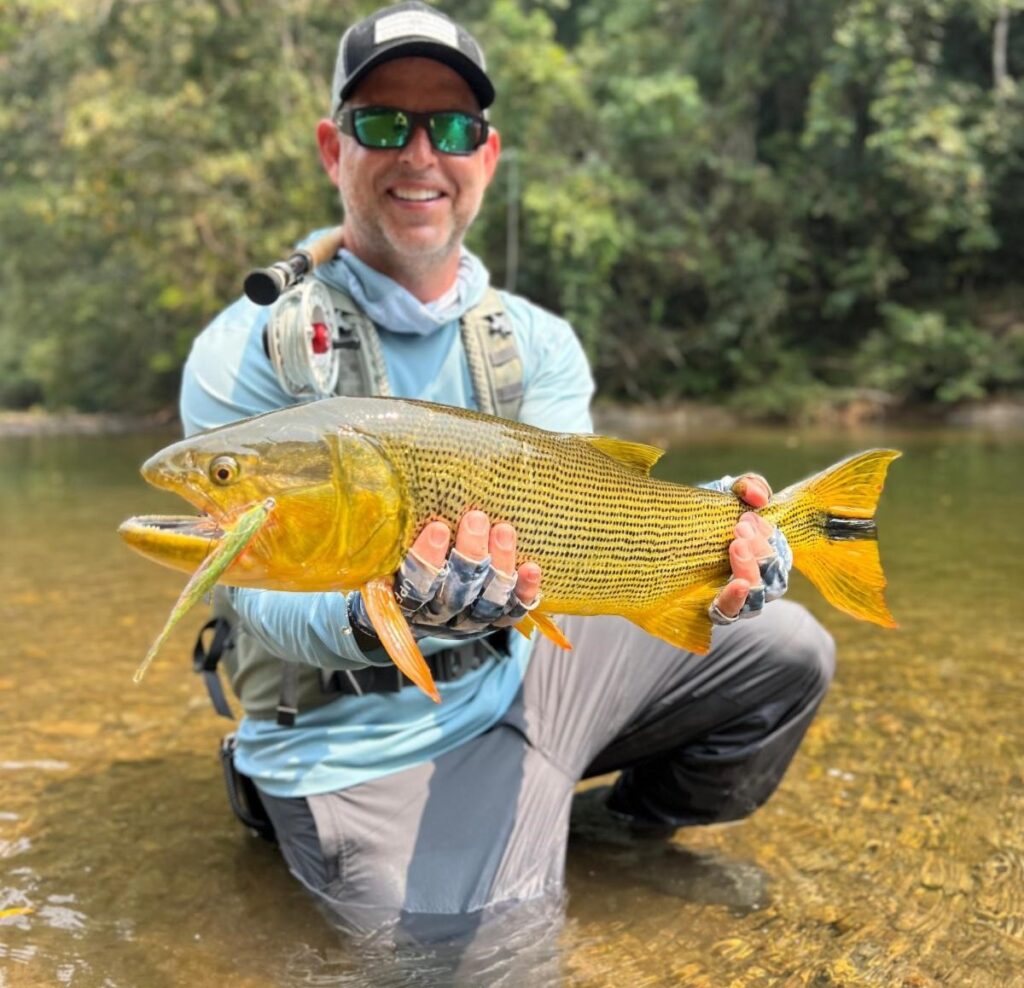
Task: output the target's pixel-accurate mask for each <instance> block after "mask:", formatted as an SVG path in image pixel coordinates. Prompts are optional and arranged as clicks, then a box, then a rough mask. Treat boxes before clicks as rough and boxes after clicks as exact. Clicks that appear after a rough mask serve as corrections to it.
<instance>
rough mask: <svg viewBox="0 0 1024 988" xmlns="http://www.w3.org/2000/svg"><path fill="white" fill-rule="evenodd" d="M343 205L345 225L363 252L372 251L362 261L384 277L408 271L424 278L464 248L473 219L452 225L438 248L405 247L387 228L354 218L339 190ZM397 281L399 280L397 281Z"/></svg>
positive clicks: (342, 211) (371, 221) (342, 212)
mask: <svg viewBox="0 0 1024 988" xmlns="http://www.w3.org/2000/svg"><path fill="white" fill-rule="evenodd" d="M339 200H340V202H341V214H342V217H343V222H344V223H345V224H346V225H347V226H348V227H349V228H350V229H352V230H353V231H354V232H355V233H356V234H357V236H358V238H359V246H360V247H361V248H362V250H361V251H360V253H362V252H369V254H370V255H371V256H370V257H363V258H360V259H361V260H363V261H365V262H366V263H367V264H369V265H370V267H373V268H376V269H377V270H379V271H381V272H382V273H384V274H387V275H389V276H392V277H393V276H394V275H395V274H401V273H404V272H407V273H409V274H412V275H423V274H427V273H429V272H430V271H431V270H432V269H434V268H436V267H438V266H439V265H441V264H443V263H445V262H446V261H448V260H449V259H450V258H451V257H452V255H453V254H455V255H457V254H458V253H459V252H460V250H461V248H462V241H463V238H464V236H465V233H466V230H468V229H469V226H470V223H472V221H473V219H474V217H470V219H469V221H468V222H466V223H464V224H460V223H458V222H455V218H454V217H453V222H452V224H451V229H450V231H449V235H448V237H447V238H445V241H444V242H443V243H441V244H439V245H437V246H435V247H416V246H406V245H405V244H402V243H401V242H398V241H397V239H392V238H391V237H389V236H388V233H387V231H386V229H385V228H384V226H383V225H382V224H380V223H377V222H374V221H373V220H372V219H371V220H370V221H369V222H366V221H363V220H362V219H354V218H353V214H352V211H351V210H350V209H348V208H347V207H346V205H345V196H344V193H342V192H341V190H339ZM396 280H397V279H396Z"/></svg>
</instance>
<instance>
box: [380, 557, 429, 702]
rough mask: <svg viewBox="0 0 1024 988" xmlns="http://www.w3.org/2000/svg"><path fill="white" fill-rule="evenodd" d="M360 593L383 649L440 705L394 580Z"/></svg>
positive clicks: (381, 582)
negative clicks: (397, 594)
mask: <svg viewBox="0 0 1024 988" xmlns="http://www.w3.org/2000/svg"><path fill="white" fill-rule="evenodd" d="M360 592H361V593H362V595H363V603H364V604H366V613H367V614H368V615H369V616H370V621H371V622H372V624H373V629H374V631H376V632H377V637H378V638H379V639H380V643H381V645H383V646H384V651H386V652H387V653H388V655H389V656H390V657H391V661H392V662H394V664H395V665H396V666H398V668H399V669H400V670H401V671H402V672H403V673H405V675H406V676H408V677H409V678H410V679H411V680H412V681H413V682H414V683H415V684H416V685H417V686H418V687H419V688H420V689H421V690H423V692H424V693H426V694H427V696H429V697H430V699H431V700H433V701H434V703H440V702H441V694H440V693H438V692H437V686H436V685H435V684H434V677H433V676H432V675H431V673H430V666H428V665H427V660H426V659H424V658H423V653H422V652H421V651H420V647H419V645H417V644H416V639H415V638H413V636H412V632H411V631H410V630H409V624H408V622H407V621H406V620H405V615H404V614H403V613H402V609H401V608H400V607H399V606H398V601H397V600H396V599H395V592H394V590H393V589H392V587H391V580H390V579H389V578H385V577H377V578H376V579H373V580H370V581H369V582H368V583H366V584H365V585H364V586H363V587H362V588H361V590H360Z"/></svg>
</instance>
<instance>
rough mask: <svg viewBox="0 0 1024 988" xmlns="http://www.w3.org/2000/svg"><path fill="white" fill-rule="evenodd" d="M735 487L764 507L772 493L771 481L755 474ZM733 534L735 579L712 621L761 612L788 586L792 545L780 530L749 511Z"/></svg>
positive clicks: (717, 601) (717, 603)
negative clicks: (769, 601)
mask: <svg viewBox="0 0 1024 988" xmlns="http://www.w3.org/2000/svg"><path fill="white" fill-rule="evenodd" d="M731 490H732V492H733V493H734V494H735V495H736V496H737V497H738V498H740V500H742V501H744V502H745V503H747V504H749V505H750V506H751V507H752V508H763V507H764V506H765V505H766V504H767V503H768V502H769V501H770V500H771V496H772V490H771V487H769V486H768V481H767V480H765V479H764V477H762V476H760V475H758V474H754V473H748V474H744V475H743V476H742V477H739V478H737V479H736V480H735V481H734V482H733V484H732V486H731ZM733 534H734V535H735V538H734V539H733V541H732V542H731V543H730V545H729V563H730V565H731V566H732V579H731V580H730V581H729V583H728V584H727V585H726V586H725V587H724V588H723V589H722V591H721V593H719V595H718V596H717V597H716V598H715V601H714V603H713V604H712V605H711V610H710V614H711V620H712V621H714V622H715V623H717V624H731V623H732V622H733V621H735V620H736V619H737V618H738V617H740V616H741V613H742V614H743V616H748V615H751V616H752V615H755V614H758V613H759V612H760V611H761V608H762V607H764V604H765V602H766V601H767V600H774V599H775V598H777V597H781V596H782V595H783V594H784V593H785V592H786V587H787V585H788V573H789V563H790V553H789V547H788V546H787V545H786V543H785V537H784V536H783V535H782V533H781V532H779V531H778V529H776V528H775V527H774V526H772V525H771V524H769V523H768V522H767V521H765V520H764V519H763V518H762V517H761V516H760V515H757V514H755V513H754V512H753V511H747V512H745V513H744V514H743V515H741V516H740V520H739V521H738V522H737V523H736V527H735V528H734V529H733ZM744 608H746V610H744ZM716 612H717V614H716Z"/></svg>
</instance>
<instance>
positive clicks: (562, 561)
mask: <svg viewBox="0 0 1024 988" xmlns="http://www.w3.org/2000/svg"><path fill="white" fill-rule="evenodd" d="M661 454H662V451H661V450H659V449H656V448H655V447H653V446H646V445H642V444H639V443H632V442H626V441H623V440H619V439H611V438H607V437H603V436H591V435H569V434H562V433H554V432H546V431H544V430H542V429H537V428H534V427H532V426H528V425H523V424H522V423H518V422H510V421H507V420H505V419H497V418H493V417H491V416H488V415H481V414H479V413H476V412H470V411H466V410H464V409H460V408H452V407H449V406H446V405H432V404H429V403H427V402H421V401H406V400H400V399H394V398H328V399H325V400H323V401H317V402H311V403H307V404H302V405H295V406H292V407H289V408H285V409H281V410H279V411H274V412H269V413H267V414H265V415H259V416H256V417H254V418H251V419H246V420H243V421H240V422H237V423H234V424H232V425H227V426H223V427H222V428H218V429H213V430H211V431H209V432H205V433H201V434H199V435H196V436H193V437H191V438H189V439H185V440H182V441H181V442H178V443H175V444H174V445H172V446H169V447H167V448H166V449H164V450H162V451H161V452H159V453H157V454H156V455H154V456H153V457H151V458H150V459H149V460H148V461H147V462H146V463H145V464H144V465H143V467H142V474H143V476H144V477H145V478H146V480H147V481H149V483H151V484H153V485H154V486H156V487H161V488H165V489H167V490H170V491H174V492H175V493H177V494H180V495H181V496H182V497H184V498H185V499H186V500H188V501H189V502H191V503H192V504H193V505H194V506H195V507H196V508H198V509H199V510H200V511H202V512H203V513H204V514H203V516H202V517H199V518H195V517H191V518H182V517H165V516H142V517H137V518H130V519H128V520H127V521H126V522H124V524H122V525H121V528H120V529H119V531H120V534H121V536H122V537H123V538H124V540H125V541H126V542H127V543H128V544H129V545H130V546H131V547H132V548H134V549H136V550H137V551H139V552H140V553H142V554H143V555H145V556H148V557H149V558H150V559H153V560H156V561H157V562H159V563H163V564H165V565H167V566H172V567H174V568H176V569H182V570H185V571H187V572H193V571H195V570H196V569H197V568H198V567H200V566H202V565H203V564H204V560H206V559H207V557H208V556H209V555H210V554H211V553H215V555H216V556H217V558H218V560H219V563H218V565H216V566H210V565H209V564H207V565H206V570H205V571H206V572H208V573H210V574H212V575H210V576H208V577H207V578H206V579H207V581H208V582H209V583H213V582H215V581H217V582H220V583H223V584H226V585H228V586H238V587H262V588H264V589H276V590H293V591H341V592H347V591H351V590H361V591H362V593H363V596H364V599H365V602H366V608H367V612H368V614H369V616H370V619H371V621H372V622H373V625H374V628H375V629H376V631H377V633H378V635H379V637H380V640H381V643H382V644H383V646H384V647H385V649H386V650H387V652H388V654H389V655H390V656H391V658H392V659H393V661H394V662H395V664H396V665H397V666H398V667H399V668H400V669H401V670H402V672H404V673H405V674H406V675H407V676H408V677H409V678H410V679H411V680H412V681H413V682H414V683H416V684H417V685H418V686H420V687H421V688H422V689H423V690H424V691H425V692H426V693H428V694H429V695H430V696H432V697H433V698H434V699H435V700H437V699H439V697H438V694H437V690H436V687H435V686H434V683H433V679H432V677H431V675H430V670H429V668H428V666H427V664H426V662H425V661H424V659H423V656H422V654H421V653H420V651H419V648H418V647H417V645H416V643H415V640H414V639H413V637H412V634H411V632H410V631H409V627H408V624H407V622H406V620H405V618H404V616H403V614H402V611H401V610H400V608H399V606H398V603H397V601H396V600H395V596H394V593H393V591H392V579H393V575H394V573H395V571H396V570H397V569H398V567H399V565H400V564H401V562H402V559H403V558H404V556H405V555H406V552H407V551H408V549H409V547H410V546H411V545H412V543H413V540H414V539H415V537H416V535H417V534H418V533H419V531H420V530H421V529H422V528H423V526H424V525H426V524H427V523H428V522H430V521H432V520H441V521H444V522H446V523H447V524H448V525H449V526H450V527H451V529H452V530H453V531H454V530H455V529H456V527H457V525H458V522H459V519H460V518H461V517H462V516H463V515H464V514H465V513H466V512H467V511H469V510H471V509H474V508H478V509H480V510H481V511H483V512H485V513H486V514H487V515H488V517H489V518H490V519H491V521H492V523H496V522H499V521H506V522H509V523H510V524H511V525H513V526H514V527H515V530H516V535H517V554H518V558H517V560H516V565H517V566H519V565H520V564H521V563H523V562H526V561H528V560H529V561H533V562H536V563H538V564H539V565H540V568H541V574H542V575H541V587H540V592H541V602H540V605H539V607H538V608H537V609H536V610H535V611H533V612H531V613H530V614H529V615H528V616H527V617H526V618H525V619H524V620H523V621H522V623H521V624H520V625H518V627H519V629H520V630H522V631H523V632H524V633H527V634H528V633H529V632H530V631H532V629H533V627H534V626H537V627H539V628H540V630H541V631H542V632H543V633H544V634H546V635H548V637H551V638H553V639H554V640H556V641H559V643H560V644H562V645H563V646H564V647H568V643H567V642H566V641H565V640H564V638H562V636H561V632H560V631H559V630H558V627H557V625H555V624H554V622H553V621H551V619H550V617H548V615H551V614H618V615H621V616H623V617H626V618H629V619H630V620H631V621H634V622H635V623H636V624H638V625H640V627H642V628H644V629H645V630H646V631H648V632H650V633H651V634H652V635H657V636H658V637H659V638H663V639H665V640H666V641H668V642H671V643H673V644H675V645H678V646H679V647H680V648H684V649H688V650H690V651H693V652H698V653H704V652H706V651H707V650H708V648H709V647H710V643H711V628H712V625H711V621H710V619H709V617H708V606H709V605H710V603H711V601H712V600H713V599H714V597H715V595H716V594H717V593H718V592H719V591H720V590H721V589H722V587H723V586H724V585H725V584H726V583H727V582H728V580H729V578H730V573H731V571H730V566H729V556H728V547H729V543H730V542H731V541H732V538H733V527H734V526H735V525H736V522H737V521H738V520H739V517H740V515H741V514H742V513H743V512H744V511H748V510H750V508H749V507H748V506H747V505H745V504H743V503H742V502H741V501H740V500H739V499H738V498H737V497H735V496H734V495H732V494H722V493H718V492H716V491H710V490H705V489H703V488H698V487H687V486H684V485H681V484H672V483H667V482H665V481H659V480H655V479H653V478H652V477H651V476H650V475H649V474H650V469H651V467H652V466H653V465H654V464H655V463H656V462H657V460H658V459H659V457H660V456H661ZM899 455H900V454H899V453H898V452H897V451H895V450H888V449H875V450H868V451H867V452H863V453H859V454H857V455H855V456H852V457H850V458H848V459H846V460H843V461H842V462H840V463H838V464H836V465H835V466H833V467H831V468H829V469H828V470H825V471H823V472H822V473H820V474H817V475H816V476H813V477H810V478H809V479H807V480H804V481H802V482H801V483H798V484H794V485H792V486H791V487H787V488H786V489H785V490H783V491H780V492H779V493H778V494H776V495H775V496H774V497H773V498H772V499H771V501H770V502H769V503H768V505H766V506H765V507H764V508H762V509H760V510H759V511H758V512H757V513H758V514H760V515H761V516H762V517H764V518H766V519H767V520H768V521H769V522H771V523H772V524H773V525H777V526H778V527H779V528H780V529H781V530H782V532H783V533H784V534H785V536H786V538H787V540H788V541H789V544H790V547H791V548H792V550H793V560H794V565H795V566H796V568H797V569H799V570H800V571H801V572H802V573H804V574H805V575H806V576H807V577H808V578H809V579H810V580H811V582H812V583H814V585H815V586H816V587H817V588H818V589H819V590H820V591H821V593H822V594H823V595H824V597H825V598H826V600H828V601H829V602H830V603H832V604H834V605H835V606H836V607H837V608H839V609H840V610H842V611H845V612H846V613H847V614H851V615H853V616H854V617H857V618H861V619H864V620H867V621H872V622H874V623H876V624H880V625H883V626H885V627H895V621H894V620H893V618H892V615H891V614H890V613H889V610H888V608H887V606H886V604H885V600H884V598H883V593H882V591H883V589H884V587H885V576H884V574H883V573H882V568H881V564H880V561H879V555H878V542H877V531H876V528H875V523H874V521H873V516H874V513H875V507H876V505H877V502H878V498H879V495H880V494H881V492H882V486H883V483H884V480H885V474H886V471H887V469H888V467H889V464H890V463H891V462H892V461H893V460H894V459H896V458H897V457H898V456H899ZM268 499H272V501H268ZM267 503H272V505H273V510H272V511H263V512H261V513H258V518H256V520H253V518H254V511H255V506H257V505H260V504H267ZM240 519H245V524H246V525H247V531H246V532H245V533H244V535H237V534H235V535H234V537H233V538H231V539H230V542H231V545H230V548H225V549H223V550H221V551H218V548H217V547H219V546H222V545H224V544H225V543H226V542H227V541H228V540H229V533H235V528H236V526H239V525H240V524H241V523H240V521H239V520H240ZM190 587H191V588H192V589H191V592H190V599H195V596H196V593H197V584H196V580H195V579H193V580H192V581H190ZM199 589H203V588H199ZM183 597H184V595H183ZM177 610H178V611H180V610H181V608H178V609H177ZM179 616H180V614H179ZM170 623H171V622H169V625H170ZM166 630H167V629H165V631H164V634H166ZM151 651H152V650H151Z"/></svg>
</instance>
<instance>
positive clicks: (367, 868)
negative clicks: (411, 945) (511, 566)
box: [264, 600, 834, 936]
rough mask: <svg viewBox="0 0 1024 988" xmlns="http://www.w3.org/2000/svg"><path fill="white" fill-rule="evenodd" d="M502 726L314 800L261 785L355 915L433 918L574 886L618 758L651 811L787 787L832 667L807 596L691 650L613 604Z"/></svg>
mask: <svg viewBox="0 0 1024 988" xmlns="http://www.w3.org/2000/svg"><path fill="white" fill-rule="evenodd" d="M560 624H561V626H562V628H563V629H564V631H565V633H566V636H567V637H568V638H569V640H570V641H571V642H572V643H573V645H574V648H573V650H572V651H571V652H563V651H562V650H560V649H559V648H557V647H556V646H554V645H552V644H551V643H550V642H548V641H547V640H546V639H543V640H541V641H540V642H538V644H537V645H536V650H535V653H534V655H533V658H532V659H531V661H530V665H529V668H528V671H527V674H526V677H525V679H524V681H523V685H522V688H521V690H520V692H519V695H518V696H517V698H516V700H515V702H514V703H513V704H512V706H511V708H510V709H509V710H508V712H507V713H506V715H505V716H504V717H503V718H502V719H501V721H500V722H499V723H498V724H497V725H495V727H493V728H492V729H491V730H489V731H487V732H486V733H484V734H482V735H481V736H479V737H477V738H474V739H473V740H472V741H468V742H466V743H465V744H463V745H462V746H461V747H459V748H456V749H455V750H453V751H450V752H448V753H447V754H445V755H442V756H441V757H440V758H437V759H436V760H434V761H433V762H428V763H425V764H422V765H418V766H416V767H414V768H410V769H406V770H405V771H402V772H398V773H395V774H393V775H388V776H385V777H384V778H381V779H376V780H374V781H373V782H367V783H364V784H363V785H359V786H355V787H353V788H350V789H344V790H342V791H339V792H332V793H325V794H323V795H318V796H311V797H309V798H305V799H279V798H275V797H271V796H264V800H265V803H266V807H267V811H268V813H269V815H270V817H271V819H272V821H273V823H274V826H275V828H276V830H277V835H278V839H279V841H280V846H281V850H282V852H283V854H284V857H285V859H286V861H287V862H288V865H289V867H290V868H291V870H292V872H293V873H294V874H295V876H296V877H297V878H298V879H299V880H300V881H301V882H302V883H303V884H305V885H306V886H307V887H308V888H309V889H310V890H312V891H313V892H314V893H315V894H316V895H317V896H318V897H319V898H320V899H321V900H323V901H324V902H325V903H326V904H327V905H328V906H329V907H330V908H331V910H332V912H333V913H335V914H336V916H337V917H338V919H340V921H341V925H342V926H343V927H345V928H348V929H350V930H355V931H367V930H374V929H380V928H382V927H385V926H389V925H396V924H398V925H403V926H410V925H418V926H419V928H420V929H421V930H424V929H426V930H427V931H429V929H430V927H431V924H432V923H433V924H435V928H436V931H437V933H438V934H439V935H442V936H443V935H444V928H445V924H446V923H450V922H455V921H456V918H457V917H466V916H471V915H484V914H487V913H493V912H495V911H501V910H502V909H503V908H505V907H509V906H512V905H515V904H519V903H523V902H525V901H527V900H541V899H546V900H548V901H555V900H560V896H561V890H562V882H563V875H564V867H565V854H566V842H567V836H568V823H569V808H570V804H571V802H572V797H573V788H574V786H575V785H576V783H577V782H578V781H579V780H580V779H582V778H586V777H587V776H591V775H597V774H601V773H605V772H610V771H612V770H615V769H621V770H622V774H621V775H620V777H619V779H618V781H617V783H616V785H615V787H614V788H613V790H612V792H611V796H610V799H609V808H610V809H612V810H613V811H615V812H617V813H620V814H624V815H627V816H629V817H632V818H634V819H636V820H637V821H639V822H641V823H648V824H663V825H669V826H679V827H683V826H689V825H693V824H707V823H715V822H720V821H726V820H736V819H739V818H741V817H744V816H746V815H748V814H749V813H751V812H752V811H753V810H754V809H756V808H757V807H758V806H760V805H761V804H762V803H763V802H764V801H765V800H766V799H768V797H769V796H770V795H771V793H772V792H773V791H774V789H775V788H776V786H777V785H778V784H779V781H780V779H781V778H782V776H783V773H784V772H785V771H786V767H787V766H788V765H789V762H790V760H791V759H792V757H793V755H794V753H795V752H796V749H797V746H798V745H799V744H800V740H801V738H802V737H803V735H804V732H805V731H806V730H807V727H808V725H809V724H810V722H811V719H812V718H813V716H814V712H815V710H816V709H817V707H818V705H819V703H820V702H821V700H822V697H823V696H824V695H825V691H826V689H827V688H828V684H829V681H830V680H831V677H832V672H833V665H834V649H833V643H832V639H831V638H830V637H829V635H828V633H827V632H826V631H825V630H824V629H823V628H822V627H821V626H820V625H819V624H818V623H817V622H816V621H815V620H814V619H813V618H812V617H811V616H810V614H809V613H808V612H807V611H806V610H804V609H803V608H802V607H800V606H799V605H797V604H793V603H790V602H788V601H784V600H780V601H776V602H774V603H772V604H770V605H769V606H768V607H767V608H765V610H764V611H763V612H762V614H761V615H760V616H758V617H757V618H755V619H752V620H744V621H738V622H736V623H735V624H733V625H730V626H728V627H720V628H715V632H714V638H713V642H712V648H711V651H710V652H709V653H708V654H707V655H705V656H700V655H693V654H691V653H689V652H683V651H680V650H679V649H677V648H674V647H673V646H671V645H669V644H667V643H665V642H663V641H661V640H659V639H657V638H653V637H651V636H650V635H648V634H646V633H645V632H644V631H642V630H640V629H639V628H638V627H636V626H635V625H633V624H632V623H630V622H628V621H626V620H624V619H621V618H614V617H590V618H585V619H584V618H573V617H569V618H562V619H560Z"/></svg>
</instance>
